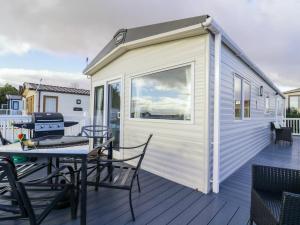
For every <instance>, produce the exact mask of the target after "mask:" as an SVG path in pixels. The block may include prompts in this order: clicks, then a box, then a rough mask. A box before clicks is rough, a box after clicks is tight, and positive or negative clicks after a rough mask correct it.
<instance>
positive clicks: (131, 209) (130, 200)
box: [129, 189, 135, 221]
mask: <svg viewBox="0 0 300 225" xmlns="http://www.w3.org/2000/svg"><path fill="white" fill-rule="evenodd" d="M129 205H130V211H131V217H132V220H133V221H135V216H134V212H133V207H132V198H131V189H130V190H129Z"/></svg>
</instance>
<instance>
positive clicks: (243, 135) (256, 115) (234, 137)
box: [220, 45, 281, 181]
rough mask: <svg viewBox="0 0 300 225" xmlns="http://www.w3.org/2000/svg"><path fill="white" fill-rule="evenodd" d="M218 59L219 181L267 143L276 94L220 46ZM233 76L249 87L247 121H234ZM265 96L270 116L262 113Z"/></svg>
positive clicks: (224, 47) (273, 119) (273, 114)
mask: <svg viewBox="0 0 300 225" xmlns="http://www.w3.org/2000/svg"><path fill="white" fill-rule="evenodd" d="M221 60H222V63H221V106H220V110H221V114H220V116H221V121H220V129H221V132H220V135H221V137H220V138H221V140H220V141H221V143H220V144H221V149H220V160H221V161H220V181H222V180H224V179H226V178H227V177H228V176H229V175H230V174H232V173H233V172H234V171H235V170H237V169H238V168H239V167H240V166H242V165H243V164H244V163H245V162H246V161H248V160H249V159H250V158H251V157H253V156H254V155H255V154H257V153H258V152H259V151H261V150H262V149H264V148H265V147H266V146H267V145H268V144H270V141H271V131H270V122H271V121H275V118H276V117H275V98H276V96H275V93H276V92H275V91H274V90H273V89H272V88H271V87H270V86H269V85H268V84H267V83H266V82H264V81H263V80H262V79H261V78H260V77H259V76H258V75H257V74H256V73H255V72H254V71H253V70H251V69H250V68H249V67H248V66H247V65H246V64H245V63H243V62H242V61H241V60H240V59H239V58H238V57H237V56H236V55H234V54H233V53H232V52H231V50H229V49H228V48H227V47H226V46H224V45H223V46H222V54H221ZM234 73H237V74H238V75H239V76H241V77H242V78H244V79H246V80H247V81H249V82H250V84H251V118H250V119H244V120H235V118H234V97H233V94H234V86H233V79H234ZM260 86H263V87H264V97H260V96H259V87H260ZM266 95H269V96H270V101H271V113H268V114H266V113H265V96H266ZM278 97H279V98H281V97H280V96H278Z"/></svg>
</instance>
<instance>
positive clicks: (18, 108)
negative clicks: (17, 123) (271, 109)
mask: <svg viewBox="0 0 300 225" xmlns="http://www.w3.org/2000/svg"><path fill="white" fill-rule="evenodd" d="M15 104H17V106H18V107H17V108H16V109H15V107H14V106H15ZM11 108H12V110H20V102H19V101H18V100H12V104H11Z"/></svg>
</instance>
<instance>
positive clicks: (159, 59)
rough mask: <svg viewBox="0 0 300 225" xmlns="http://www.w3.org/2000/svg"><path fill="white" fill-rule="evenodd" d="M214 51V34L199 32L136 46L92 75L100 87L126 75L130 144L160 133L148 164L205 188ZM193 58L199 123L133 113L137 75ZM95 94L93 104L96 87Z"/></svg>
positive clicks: (125, 125) (125, 118) (169, 176)
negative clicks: (133, 84)
mask: <svg viewBox="0 0 300 225" xmlns="http://www.w3.org/2000/svg"><path fill="white" fill-rule="evenodd" d="M208 56H209V54H208V35H202V36H196V37H191V38H186V39H181V40H177V41H171V42H167V43H161V44H157V45H152V46H148V47H143V48H139V49H135V50H131V51H129V52H127V53H125V54H123V55H122V56H120V57H119V58H117V59H116V60H114V61H113V62H111V63H110V64H108V65H107V66H105V67H104V68H102V69H101V70H100V71H98V72H97V73H96V74H95V75H94V76H93V77H92V83H93V86H94V87H95V86H98V85H100V84H103V82H104V81H107V80H110V79H114V78H117V77H122V79H123V85H124V86H123V90H124V96H123V105H124V107H123V110H122V111H121V121H123V128H124V129H123V140H124V141H123V142H124V143H123V144H124V145H125V146H132V145H135V144H139V143H142V142H144V141H145V139H146V137H147V136H148V135H149V134H150V133H153V134H154V136H153V140H152V141H151V144H150V146H149V149H148V152H147V154H146V157H145V160H144V162H143V169H145V170H148V171H150V172H153V173H155V174H157V175H159V176H162V177H165V178H167V179H170V180H173V181H175V182H178V183H181V184H183V185H186V186H189V187H192V188H197V189H199V190H200V191H203V192H208V191H209V177H208V167H209V159H208V158H209V154H208V152H209V151H208V132H207V130H208V122H207V115H208V107H207V104H208V102H207V99H208V98H207V92H208V91H207V90H208V87H207V84H208V82H207V79H208V76H206V74H207V71H206V70H207V66H206V65H207V63H208V61H209V57H208ZM188 62H193V63H194V72H195V78H194V79H195V82H194V90H195V91H194V92H195V97H194V107H193V108H194V121H193V123H190V124H189V123H182V122H172V123H170V122H166V121H163V120H157V121H155V122H150V121H147V120H133V119H129V111H130V108H129V107H130V82H131V77H132V76H133V75H137V74H142V73H145V72H150V71H155V70H158V69H162V68H167V67H170V66H176V65H180V64H182V63H188ZM94 87H93V88H92V91H94ZM91 96H92V97H91V105H92V104H93V102H94V99H93V96H94V93H92V95H91ZM92 115H93V112H92ZM125 157H126V153H125Z"/></svg>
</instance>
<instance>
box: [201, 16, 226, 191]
mask: <svg viewBox="0 0 300 225" xmlns="http://www.w3.org/2000/svg"><path fill="white" fill-rule="evenodd" d="M202 26H203V27H204V28H205V29H208V30H209V31H210V32H211V33H213V34H214V56H215V60H214V119H213V120H214V134H213V179H212V190H213V192H214V193H219V189H220V84H221V73H220V71H221V49H222V31H221V29H220V28H219V27H218V26H217V25H216V24H214V23H213V20H212V18H211V17H209V18H207V20H206V22H204V23H203V24H202Z"/></svg>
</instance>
